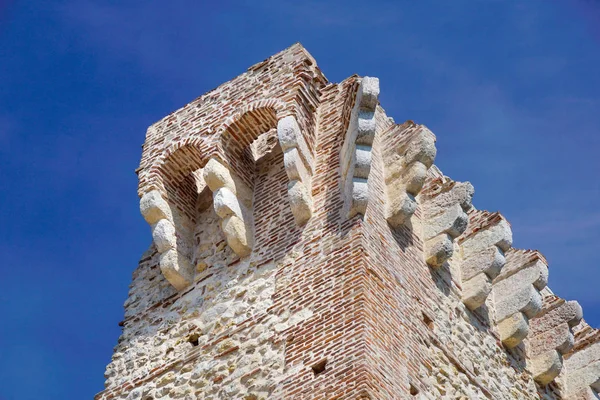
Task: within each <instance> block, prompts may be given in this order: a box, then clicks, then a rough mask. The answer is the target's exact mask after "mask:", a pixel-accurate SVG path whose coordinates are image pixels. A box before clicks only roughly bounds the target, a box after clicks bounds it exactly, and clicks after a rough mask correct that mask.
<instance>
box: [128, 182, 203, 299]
mask: <svg viewBox="0 0 600 400" xmlns="http://www.w3.org/2000/svg"><path fill="white" fill-rule="evenodd" d="M140 211H141V213H142V216H143V217H144V219H145V220H146V222H148V224H150V226H151V228H152V239H153V241H154V245H155V246H156V250H158V252H159V253H160V259H159V265H160V270H161V271H162V273H163V275H164V276H165V278H166V279H167V280H168V281H169V283H171V285H173V286H174V287H175V288H176V289H177V290H182V289H184V288H186V287H187V286H189V285H190V284H191V283H192V281H193V278H194V268H193V266H192V263H191V261H190V260H189V259H188V258H187V257H186V256H184V255H183V254H181V253H180V252H179V251H178V250H177V233H176V231H175V225H174V223H173V215H172V213H171V208H170V207H169V204H168V203H167V202H166V201H165V200H164V199H163V197H162V195H161V194H160V192H159V191H158V190H152V191H150V192H148V193H146V194H144V195H143V196H142V198H141V199H140Z"/></svg>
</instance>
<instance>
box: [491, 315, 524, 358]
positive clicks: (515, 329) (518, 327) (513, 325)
mask: <svg viewBox="0 0 600 400" xmlns="http://www.w3.org/2000/svg"><path fill="white" fill-rule="evenodd" d="M497 328H498V333H499V334H500V340H501V341H502V344H504V345H505V346H506V347H508V348H509V349H510V348H513V347H515V346H517V345H518V344H519V343H521V342H522V341H523V339H525V338H526V337H527V334H528V333H529V320H528V318H527V316H525V315H524V314H523V313H521V312H516V313H514V314H512V315H509V316H508V317H507V318H505V319H503V320H502V321H501V322H500V323H499V324H498V325H497Z"/></svg>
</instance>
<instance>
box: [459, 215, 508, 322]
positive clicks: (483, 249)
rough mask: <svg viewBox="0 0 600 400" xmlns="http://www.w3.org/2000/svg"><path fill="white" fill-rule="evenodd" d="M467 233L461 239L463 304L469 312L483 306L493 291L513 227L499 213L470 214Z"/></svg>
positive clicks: (503, 262) (502, 265)
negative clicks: (494, 280)
mask: <svg viewBox="0 0 600 400" xmlns="http://www.w3.org/2000/svg"><path fill="white" fill-rule="evenodd" d="M468 215H469V225H468V227H467V230H466V231H465V232H464V233H463V234H462V235H461V236H460V237H459V238H458V243H459V244H460V268H461V280H462V301H463V303H464V304H465V305H466V306H467V307H468V308H469V309H470V310H475V309H476V308H478V307H480V306H482V305H483V304H484V303H485V301H486V299H487V297H488V295H489V294H490V292H491V291H492V280H493V279H494V278H496V277H497V276H498V274H499V273H500V271H501V270H502V268H503V267H504V264H505V262H506V260H505V257H504V252H505V251H507V250H508V249H510V246H511V245H512V231H511V229H510V224H509V223H508V221H506V219H505V218H504V217H503V216H502V215H501V214H499V213H490V212H487V211H481V210H474V209H472V210H470V211H469V214H468Z"/></svg>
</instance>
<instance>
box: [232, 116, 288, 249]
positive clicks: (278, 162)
mask: <svg viewBox="0 0 600 400" xmlns="http://www.w3.org/2000/svg"><path fill="white" fill-rule="evenodd" d="M279 117H280V115H278V112H277V110H276V109H275V108H273V107H269V106H267V107H259V108H255V109H251V110H249V111H247V112H246V113H244V114H240V116H239V118H237V119H235V120H234V121H233V122H232V123H231V124H229V125H228V126H227V127H226V128H225V129H224V130H223V131H222V136H221V140H220V146H221V155H222V158H223V162H224V163H225V164H227V166H228V168H229V169H230V171H232V172H233V173H234V174H235V175H236V176H237V177H238V178H239V180H240V181H242V182H243V183H244V184H245V185H246V186H247V187H248V188H249V189H250V191H251V192H252V197H253V199H252V205H251V210H249V211H250V213H249V214H250V215H252V221H250V224H251V225H252V226H251V228H250V229H251V231H252V234H253V235H252V237H253V239H254V240H253V242H254V249H256V250H258V251H259V253H262V254H266V253H268V252H270V251H272V249H273V248H277V252H276V254H274V255H275V256H279V253H280V252H281V251H284V249H285V247H284V246H282V243H284V242H286V241H288V240H289V242H292V241H293V239H292V238H291V237H292V236H293V235H295V234H296V230H295V229H294V228H295V224H294V222H293V221H294V216H293V215H292V212H291V210H290V203H289V196H288V184H289V178H288V175H287V172H286V169H285V165H284V156H283V151H282V147H281V145H280V143H279V137H278V132H277V126H278V119H279ZM288 225H289V226H290V229H288V230H287V231H286V232H289V234H288V233H286V235H289V236H290V237H289V238H288V237H287V236H286V235H283V234H281V233H280V232H279V231H280V230H281V227H282V226H288Z"/></svg>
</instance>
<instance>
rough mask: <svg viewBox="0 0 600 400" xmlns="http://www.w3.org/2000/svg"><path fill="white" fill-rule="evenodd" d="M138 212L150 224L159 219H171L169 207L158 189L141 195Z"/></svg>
mask: <svg viewBox="0 0 600 400" xmlns="http://www.w3.org/2000/svg"><path fill="white" fill-rule="evenodd" d="M140 212H141V213H142V216H143V217H144V219H145V220H146V222H148V223H149V224H150V225H153V224H156V223H157V222H158V221H160V220H161V219H168V220H171V221H172V220H173V216H172V215H171V208H170V207H169V204H167V202H166V201H165V200H164V199H163V198H162V195H161V194H160V192H159V191H158V190H152V191H150V192H148V193H146V194H145V195H143V196H142V198H141V199H140Z"/></svg>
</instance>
